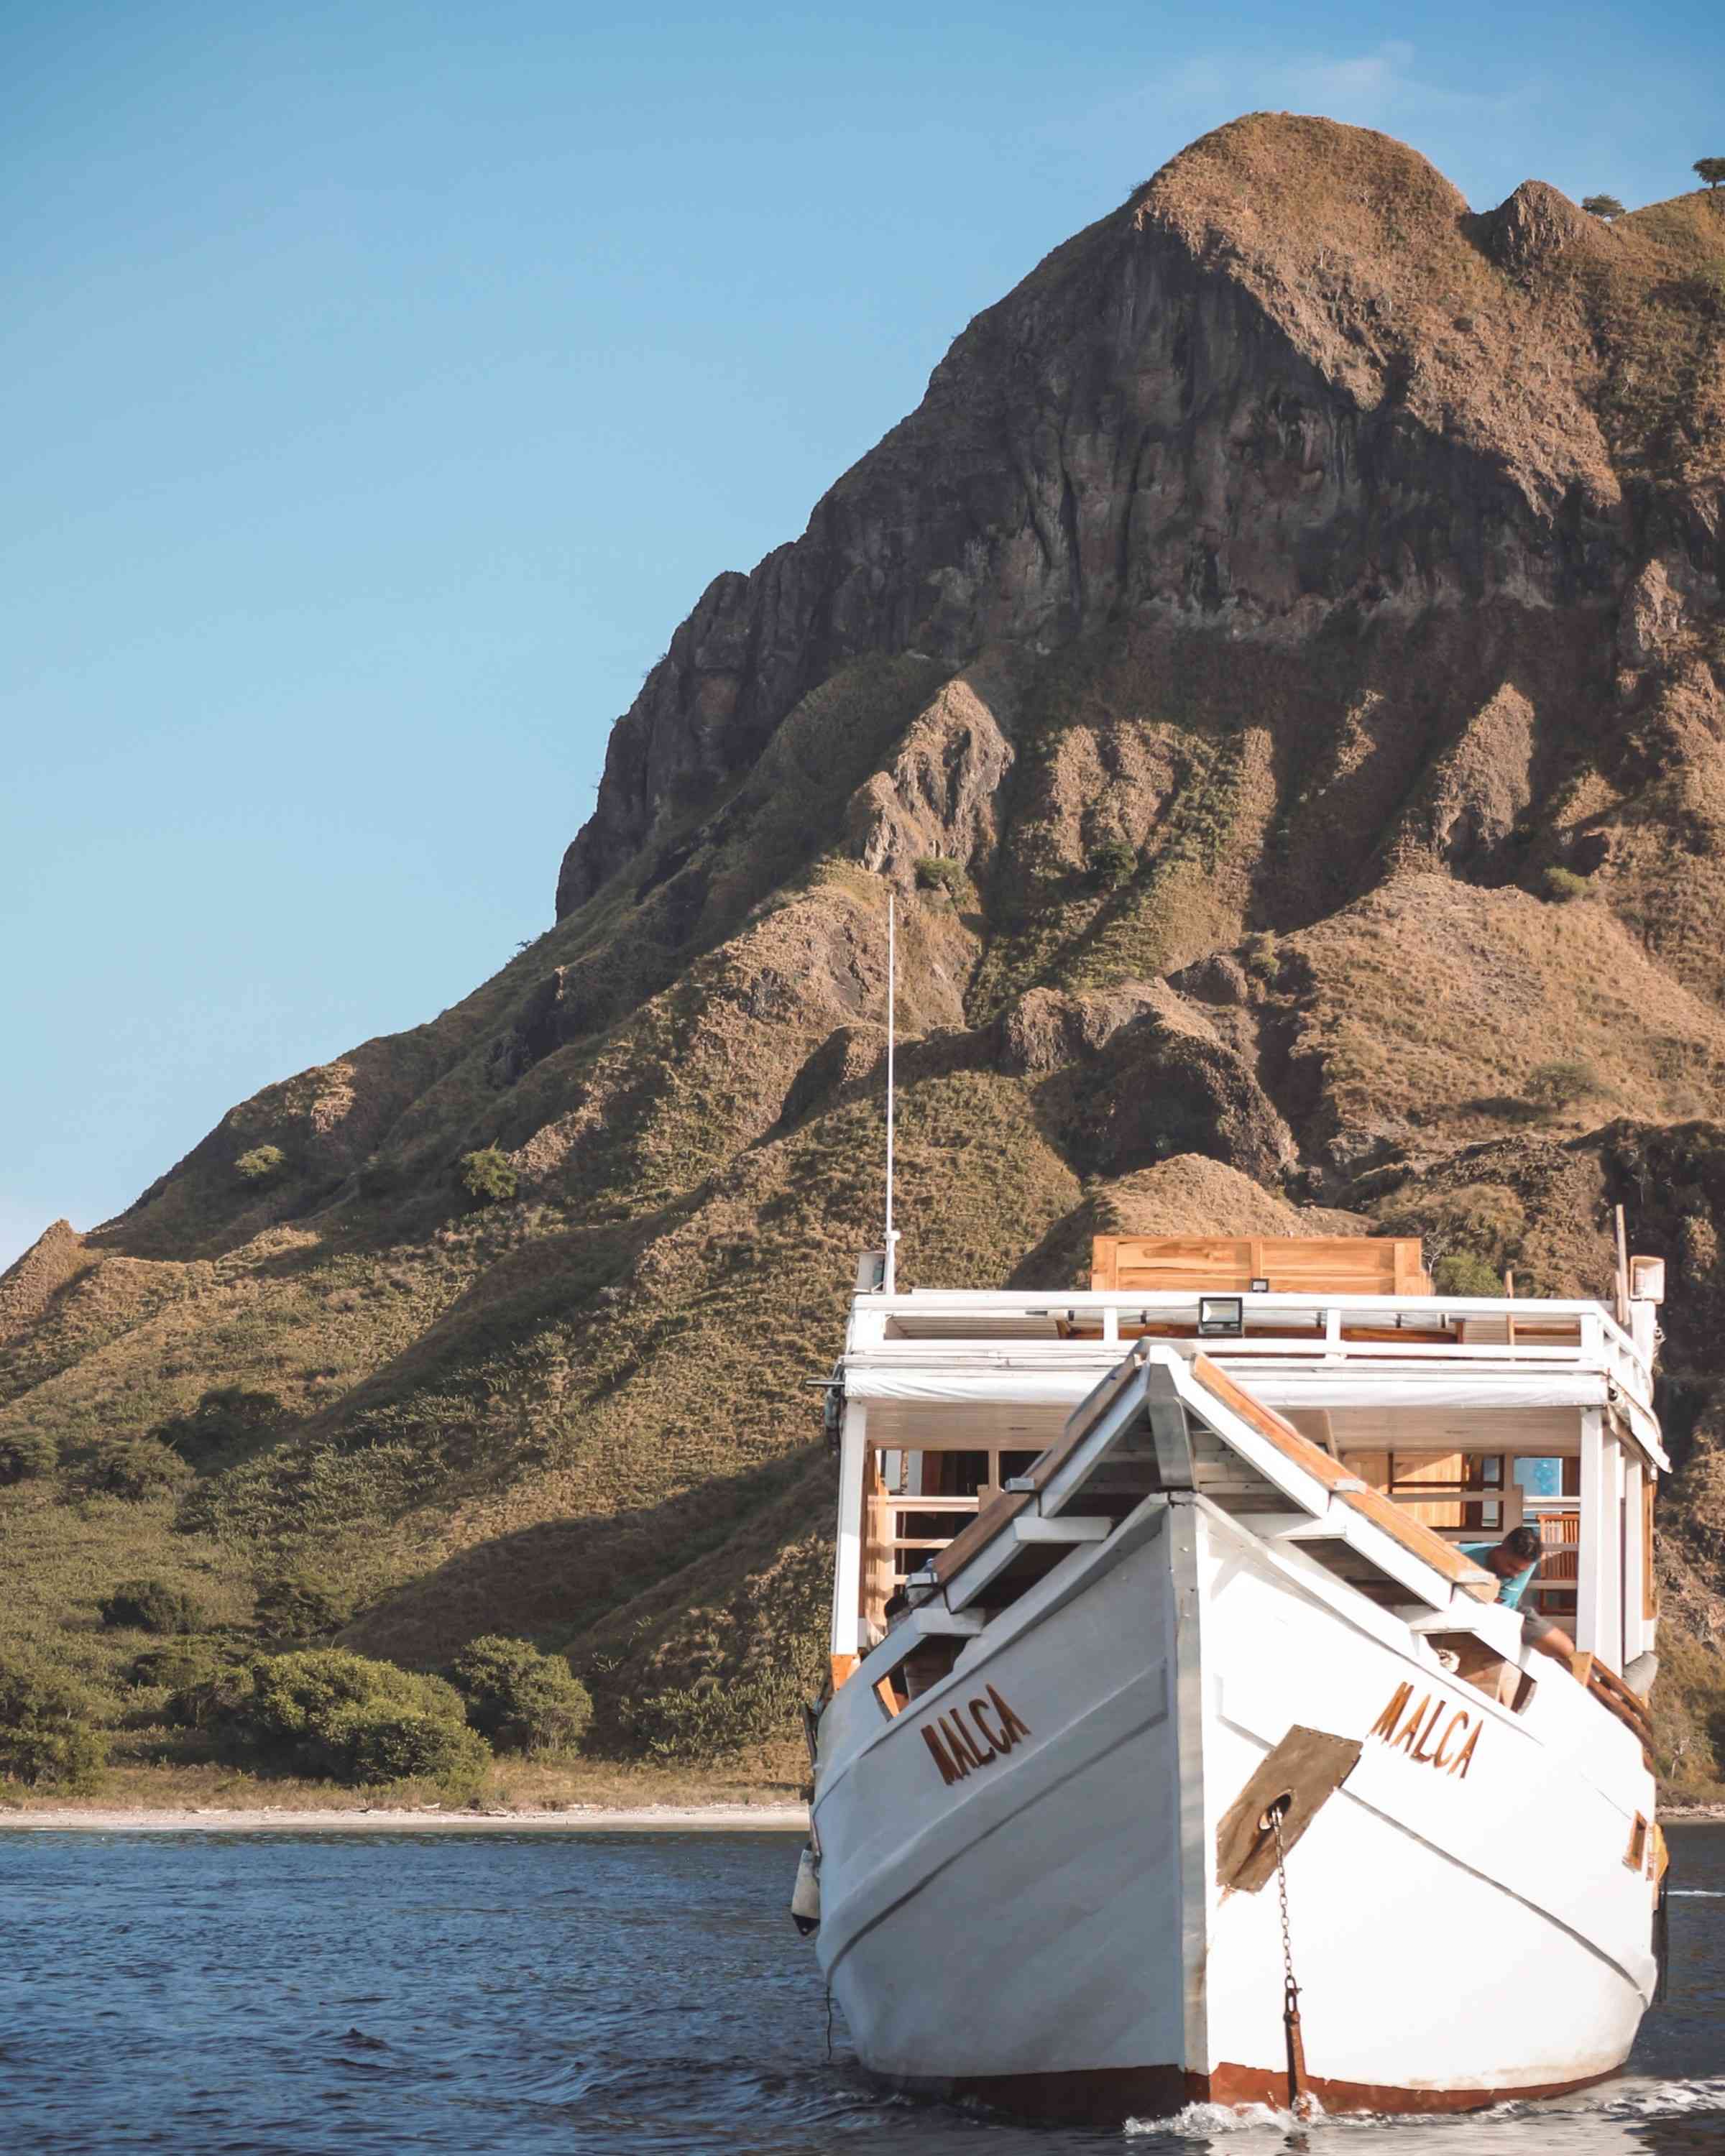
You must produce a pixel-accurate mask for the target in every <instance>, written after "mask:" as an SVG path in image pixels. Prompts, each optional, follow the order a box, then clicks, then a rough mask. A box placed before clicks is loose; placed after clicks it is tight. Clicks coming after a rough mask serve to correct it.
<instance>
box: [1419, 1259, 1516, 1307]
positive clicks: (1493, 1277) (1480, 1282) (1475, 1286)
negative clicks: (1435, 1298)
mask: <svg viewBox="0 0 1725 2156" xmlns="http://www.w3.org/2000/svg"><path fill="white" fill-rule="evenodd" d="M1431 1284H1432V1286H1433V1287H1434V1289H1435V1291H1437V1293H1438V1294H1439V1295H1499V1296H1501V1295H1502V1292H1503V1280H1502V1275H1501V1274H1498V1273H1496V1272H1494V1271H1493V1270H1492V1269H1491V1266H1490V1265H1487V1264H1486V1260H1484V1259H1483V1258H1481V1257H1476V1256H1475V1255H1474V1253H1473V1252H1472V1251H1471V1250H1451V1251H1450V1252H1449V1253H1448V1254H1447V1255H1445V1256H1444V1257H1441V1258H1438V1259H1436V1260H1434V1262H1433V1265H1432V1268H1431Z"/></svg>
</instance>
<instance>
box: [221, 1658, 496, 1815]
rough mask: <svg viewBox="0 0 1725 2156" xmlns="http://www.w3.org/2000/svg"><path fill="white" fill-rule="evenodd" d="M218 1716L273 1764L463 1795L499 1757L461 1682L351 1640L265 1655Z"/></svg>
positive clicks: (336, 1778) (225, 1727)
mask: <svg viewBox="0 0 1725 2156" xmlns="http://www.w3.org/2000/svg"><path fill="white" fill-rule="evenodd" d="M212 1720H213V1722H214V1725H215V1726H216V1727H219V1728H220V1729H222V1730H223V1732H224V1733H225V1734H226V1735H227V1736H228V1738H230V1739H231V1740H233V1741H234V1742H236V1743H239V1745H241V1746H243V1747H244V1748H246V1749H248V1750H249V1751H250V1752H252V1753H254V1754H255V1755H256V1756H257V1757H258V1758H259V1759H260V1760H262V1761H263V1762H264V1763H267V1764H271V1765H275V1766H278V1767H281V1768H286V1769H288V1770H290V1771H291V1772H294V1773H296V1774H311V1775H316V1776H325V1777H327V1778H328V1779H330V1780H331V1781H336V1782H343V1783H347V1784H362V1783H372V1782H393V1781H399V1780H401V1779H403V1778H405V1777H406V1776H408V1775H415V1776H424V1777H426V1778H429V1779H431V1780H434V1781H437V1782H439V1783H441V1784H443V1785H444V1788H445V1789H449V1791H450V1792H451V1793H452V1794H461V1793H463V1792H465V1791H466V1790H469V1789H472V1788H473V1787H475V1785H476V1784H477V1783H478V1781H479V1779H480V1776H481V1775H482V1774H484V1772H485V1767H486V1765H487V1763H489V1761H490V1756H491V1755H490V1751H489V1750H488V1749H487V1748H486V1746H485V1742H484V1740H483V1739H482V1738H480V1737H479V1736H477V1735H476V1734H475V1732H473V1731H472V1730H470V1728H469V1727H467V1722H466V1717H465V1712H464V1709H463V1703H462V1700H461V1696H460V1694H459V1692H458V1691H456V1690H455V1688H454V1686H453V1685H449V1684H445V1683H444V1681H443V1680H442V1679H441V1678H440V1677H429V1676H415V1675H414V1674H413V1672H412V1671H408V1670H403V1669H398V1668H397V1666H395V1664H394V1663H393V1662H377V1661H370V1660H368V1659H367V1657H366V1656H365V1655H356V1654H352V1653H350V1652H349V1651H348V1650H347V1649H346V1648H345V1647H315V1648H312V1649H311V1650H309V1651H308V1652H306V1653H304V1654H292V1655H259V1657H258V1658H257V1659H256V1660H255V1661H253V1662H252V1663H251V1665H250V1666H249V1669H248V1670H247V1671H246V1674H245V1679H244V1684H243V1686H241V1687H239V1690H238V1696H237V1697H234V1699H233V1700H232V1702H231V1703H226V1704H223V1705H220V1706H219V1707H218V1709H217V1711H216V1712H215V1713H214V1715H213V1717H212Z"/></svg>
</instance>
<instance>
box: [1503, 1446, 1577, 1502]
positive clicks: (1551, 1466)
mask: <svg viewBox="0 0 1725 2156" xmlns="http://www.w3.org/2000/svg"><path fill="white" fill-rule="evenodd" d="M1511 1472H1512V1475H1513V1476H1514V1480H1515V1485H1516V1487H1517V1489H1518V1490H1522V1491H1525V1492H1526V1493H1527V1496H1530V1497H1579V1496H1580V1495H1581V1461H1580V1460H1579V1457H1577V1456H1574V1455H1570V1456H1559V1455H1551V1454H1544V1453H1539V1454H1535V1453H1527V1452H1524V1453H1522V1454H1521V1455H1519V1456H1518V1457H1517V1459H1516V1460H1515V1461H1514V1462H1513V1463H1512V1470H1511Z"/></svg>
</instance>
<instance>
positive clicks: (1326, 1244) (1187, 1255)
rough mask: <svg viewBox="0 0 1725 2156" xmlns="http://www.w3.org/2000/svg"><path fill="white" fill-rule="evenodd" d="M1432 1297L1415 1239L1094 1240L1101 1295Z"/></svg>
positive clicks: (1094, 1272)
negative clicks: (1263, 1286)
mask: <svg viewBox="0 0 1725 2156" xmlns="http://www.w3.org/2000/svg"><path fill="white" fill-rule="evenodd" d="M1255 1280H1265V1281H1268V1282H1269V1283H1270V1288H1271V1292H1272V1293H1283V1294H1301V1293H1307V1292H1310V1293H1317V1294H1329V1295H1430V1292H1431V1282H1430V1279H1429V1278H1428V1276H1427V1275H1426V1273H1425V1270H1424V1268H1423V1266H1422V1264H1421V1258H1420V1240H1419V1238H1418V1237H1417V1236H1394V1237H1391V1236H1367V1235H1302V1236H1293V1235H1098V1236H1096V1238H1095V1240H1094V1241H1093V1243H1092V1245H1091V1286H1093V1287H1096V1288H1097V1289H1100V1290H1101V1291H1105V1292H1110V1293H1115V1294H1122V1295H1127V1294H1132V1293H1137V1292H1143V1293H1154V1292H1156V1291H1181V1290H1184V1291H1187V1292H1208V1293H1218V1292H1219V1293H1224V1294H1225V1293H1230V1292H1235V1293H1240V1294H1245V1293H1246V1292H1248V1291H1250V1286H1251V1284H1252V1282H1253V1281H1255Z"/></svg>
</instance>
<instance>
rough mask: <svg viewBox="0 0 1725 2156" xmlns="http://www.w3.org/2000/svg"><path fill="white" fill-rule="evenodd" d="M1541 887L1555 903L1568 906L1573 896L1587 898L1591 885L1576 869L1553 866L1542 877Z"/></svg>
mask: <svg viewBox="0 0 1725 2156" xmlns="http://www.w3.org/2000/svg"><path fill="white" fill-rule="evenodd" d="M1540 888H1541V890H1542V891H1544V893H1545V895H1546V896H1547V897H1548V899H1550V900H1552V901H1553V903H1554V904H1556V905H1558V906H1567V905H1568V903H1569V901H1570V900H1571V899H1572V898H1585V897H1586V896H1587V894H1588V891H1589V888H1590V886H1589V883H1588V880H1587V878H1586V877H1585V876H1584V875H1576V873H1575V871H1574V869H1558V868H1551V869H1548V870H1546V872H1545V874H1544V875H1543V877H1542V878H1541V880H1540Z"/></svg>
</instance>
